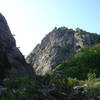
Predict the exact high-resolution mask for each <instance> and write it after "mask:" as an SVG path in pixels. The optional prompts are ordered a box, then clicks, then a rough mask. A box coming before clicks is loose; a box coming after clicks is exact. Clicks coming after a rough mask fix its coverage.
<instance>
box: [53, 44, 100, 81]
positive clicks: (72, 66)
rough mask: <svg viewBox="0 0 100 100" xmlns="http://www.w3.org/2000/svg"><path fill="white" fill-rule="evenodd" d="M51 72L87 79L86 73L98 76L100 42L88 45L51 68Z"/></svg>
mask: <svg viewBox="0 0 100 100" xmlns="http://www.w3.org/2000/svg"><path fill="white" fill-rule="evenodd" d="M52 73H53V74H54V73H59V74H60V73H62V74H64V75H65V76H67V77H73V78H78V79H82V80H83V79H87V75H88V73H95V74H96V76H97V77H100V44H96V45H94V46H88V47H85V48H83V49H82V50H81V52H80V53H78V54H76V55H74V56H72V57H70V58H69V59H68V60H66V61H64V62H63V63H62V64H60V65H58V66H57V67H56V68H55V69H53V71H52Z"/></svg>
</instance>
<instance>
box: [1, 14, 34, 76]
mask: <svg viewBox="0 0 100 100" xmlns="http://www.w3.org/2000/svg"><path fill="white" fill-rule="evenodd" d="M31 73H32V67H31V66H29V65H28V64H27V63H26V61H25V59H24V56H23V55H22V53H21V52H20V50H19V49H18V48H17V47H16V41H15V39H14V37H13V35H12V34H11V31H10V29H9V26H8V24H7V21H6V19H5V18H4V16H3V15H2V14H0V78H3V77H13V76H26V75H30V74H31Z"/></svg>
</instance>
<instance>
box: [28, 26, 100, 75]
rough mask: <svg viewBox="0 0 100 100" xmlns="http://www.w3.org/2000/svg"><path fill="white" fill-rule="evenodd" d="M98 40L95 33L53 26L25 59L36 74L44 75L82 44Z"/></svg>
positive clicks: (76, 50)
mask: <svg viewBox="0 0 100 100" xmlns="http://www.w3.org/2000/svg"><path fill="white" fill-rule="evenodd" d="M98 42H100V37H99V36H98V35H97V34H93V33H89V32H86V31H83V30H81V29H79V28H77V29H76V30H73V29H68V28H66V27H60V28H54V29H53V30H52V31H51V32H50V33H49V34H47V35H46V36H45V37H44V39H43V40H42V41H41V44H38V45H37V46H36V47H35V48H34V50H33V51H32V52H31V53H30V54H29V55H28V57H27V59H26V61H27V62H28V63H29V64H31V65H32V66H33V68H34V69H35V72H36V74H38V75H44V74H46V73H47V72H50V71H51V69H52V68H54V67H55V66H56V65H58V64H60V63H61V62H62V61H64V60H65V59H67V58H68V57H69V56H71V55H73V54H75V53H77V52H79V51H80V49H81V48H82V47H83V46H84V45H92V44H95V43H98Z"/></svg>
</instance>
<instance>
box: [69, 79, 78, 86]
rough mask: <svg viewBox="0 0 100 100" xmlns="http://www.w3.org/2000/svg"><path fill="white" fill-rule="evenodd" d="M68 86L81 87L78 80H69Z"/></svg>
mask: <svg viewBox="0 0 100 100" xmlns="http://www.w3.org/2000/svg"><path fill="white" fill-rule="evenodd" d="M67 84H68V86H72V87H73V86H76V85H79V80H77V78H68V83H67Z"/></svg>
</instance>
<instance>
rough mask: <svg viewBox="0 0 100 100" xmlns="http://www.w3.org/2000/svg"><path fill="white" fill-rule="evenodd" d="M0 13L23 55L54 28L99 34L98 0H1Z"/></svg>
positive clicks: (99, 15)
mask: <svg viewBox="0 0 100 100" xmlns="http://www.w3.org/2000/svg"><path fill="white" fill-rule="evenodd" d="M0 12H1V13H2V14H3V15H4V16H5V18H6V19H7V22H8V25H9V27H10V29H11V32H12V34H15V35H16V36H15V39H16V42H17V46H18V47H20V50H21V52H22V53H23V55H25V56H27V55H28V54H29V53H30V52H31V51H32V50H33V48H34V47H35V46H36V45H37V44H38V43H40V42H41V40H42V39H43V37H44V36H45V35H46V34H47V33H49V32H50V31H51V30H52V29H53V28H54V27H61V26H66V27H68V28H73V29H75V28H77V27H80V28H82V29H83V30H87V31H89V32H93V33H100V28H99V27H100V0H0Z"/></svg>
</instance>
